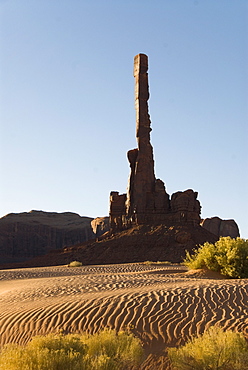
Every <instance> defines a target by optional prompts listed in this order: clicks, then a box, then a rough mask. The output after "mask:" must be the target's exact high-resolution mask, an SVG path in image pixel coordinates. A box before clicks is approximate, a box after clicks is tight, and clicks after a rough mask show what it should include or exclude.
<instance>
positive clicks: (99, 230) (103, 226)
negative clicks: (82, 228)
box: [91, 217, 109, 238]
mask: <svg viewBox="0 0 248 370" xmlns="http://www.w3.org/2000/svg"><path fill="white" fill-rule="evenodd" d="M91 227H92V231H93V233H94V234H95V236H96V238H99V237H100V236H102V235H103V234H105V233H106V232H108V231H109V217H96V218H94V220H92V221H91Z"/></svg>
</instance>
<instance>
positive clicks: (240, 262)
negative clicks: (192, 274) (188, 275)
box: [184, 236, 248, 279]
mask: <svg viewBox="0 0 248 370" xmlns="http://www.w3.org/2000/svg"><path fill="white" fill-rule="evenodd" d="M184 264H185V265H186V266H187V267H189V268H190V269H201V268H207V269H209V270H212V271H217V272H220V273H221V274H223V275H225V276H228V277H231V278H239V279H240V278H247V277H248V239H241V238H236V239H232V238H230V237H229V236H228V237H222V238H220V239H219V240H218V241H217V242H216V243H215V244H211V243H205V244H203V245H202V246H200V247H199V248H198V249H195V250H194V251H193V254H191V255H190V253H189V252H186V258H185V260H184Z"/></svg>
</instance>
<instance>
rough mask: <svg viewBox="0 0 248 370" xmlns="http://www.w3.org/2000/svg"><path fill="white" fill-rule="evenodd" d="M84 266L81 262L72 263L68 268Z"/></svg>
mask: <svg viewBox="0 0 248 370" xmlns="http://www.w3.org/2000/svg"><path fill="white" fill-rule="evenodd" d="M80 266H82V262H79V261H72V262H70V263H69V264H68V267H80Z"/></svg>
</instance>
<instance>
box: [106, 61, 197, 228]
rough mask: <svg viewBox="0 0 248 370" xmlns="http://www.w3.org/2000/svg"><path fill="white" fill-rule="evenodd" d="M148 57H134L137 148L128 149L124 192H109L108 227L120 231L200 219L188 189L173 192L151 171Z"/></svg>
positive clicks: (193, 197) (193, 195) (152, 168)
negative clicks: (126, 185) (143, 225)
mask: <svg viewBox="0 0 248 370" xmlns="http://www.w3.org/2000/svg"><path fill="white" fill-rule="evenodd" d="M147 71H148V57H147V55H145V54H138V55H136V56H135V57H134V78H135V109H136V138H137V143H138V148H136V149H132V150H129V151H128V153H127V157H128V161H129V164H130V168H131V172H130V177H129V181H128V189H127V194H119V193H118V192H117V191H112V192H111V193H110V212H109V215H110V228H111V230H112V232H115V231H120V230H122V229H124V228H127V227H131V226H132V225H134V224H135V225H137V224H138V225H139V224H151V225H157V224H164V225H175V224H193V225H199V223H200V203H199V201H198V200H197V193H196V192H194V191H193V190H191V189H188V190H186V191H184V192H177V193H174V194H172V196H171V199H170V197H169V195H168V194H167V192H166V190H165V186H164V183H163V181H162V180H160V179H156V178H155V174H154V159H153V148H152V145H151V142H150V132H151V121H150V116H149V110H148V99H149V86H148V73H147Z"/></svg>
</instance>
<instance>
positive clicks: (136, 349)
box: [0, 330, 143, 370]
mask: <svg viewBox="0 0 248 370" xmlns="http://www.w3.org/2000/svg"><path fill="white" fill-rule="evenodd" d="M142 359H143V349H142V347H141V344H140V342H139V340H138V339H137V338H135V337H134V336H133V335H132V334H128V333H124V332H120V333H119V334H116V333H115V332H114V331H112V330H104V331H102V332H100V333H99V334H95V335H86V334H84V335H77V334H69V335H63V334H49V335H47V336H37V337H33V339H32V341H31V342H29V343H28V344H27V345H26V346H19V345H11V344H9V345H6V346H5V347H4V348H3V349H2V351H1V353H0V370H7V369H8V370H88V369H90V370H121V369H129V368H130V367H133V366H138V365H139V364H140V363H141V361H142Z"/></svg>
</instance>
